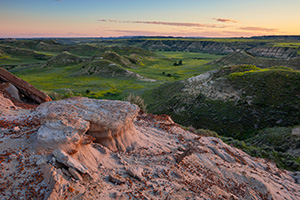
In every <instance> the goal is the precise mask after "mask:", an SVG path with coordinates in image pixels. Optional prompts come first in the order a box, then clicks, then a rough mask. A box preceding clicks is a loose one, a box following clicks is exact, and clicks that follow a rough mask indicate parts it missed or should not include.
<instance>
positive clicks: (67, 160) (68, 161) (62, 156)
mask: <svg viewBox="0 0 300 200" xmlns="http://www.w3.org/2000/svg"><path fill="white" fill-rule="evenodd" d="M53 155H54V156H55V158H56V160H57V161H58V162H60V163H62V164H64V165H66V166H67V167H71V168H74V169H76V170H78V171H80V172H81V173H89V171H88V168H87V167H86V166H84V165H83V164H81V163H80V162H78V161H77V160H75V159H74V158H73V157H71V156H69V155H68V154H67V153H65V152H64V151H62V150H61V149H57V150H55V151H53Z"/></svg>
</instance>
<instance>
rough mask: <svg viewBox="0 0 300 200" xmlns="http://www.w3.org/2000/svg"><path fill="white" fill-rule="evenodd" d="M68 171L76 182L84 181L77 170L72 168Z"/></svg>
mask: <svg viewBox="0 0 300 200" xmlns="http://www.w3.org/2000/svg"><path fill="white" fill-rule="evenodd" d="M68 170H69V172H70V174H71V175H72V176H73V177H74V178H75V179H76V180H79V181H82V180H83V178H82V176H81V175H80V173H79V172H78V171H77V170H75V169H74V168H72V167H69V169H68Z"/></svg>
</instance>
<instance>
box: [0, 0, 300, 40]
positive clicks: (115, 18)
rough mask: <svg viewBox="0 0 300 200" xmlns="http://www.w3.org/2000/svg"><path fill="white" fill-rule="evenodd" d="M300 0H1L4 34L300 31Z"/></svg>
mask: <svg viewBox="0 0 300 200" xmlns="http://www.w3.org/2000/svg"><path fill="white" fill-rule="evenodd" d="M299 8H300V1H299V0H284V1H283V0H0V37H1V38H3V37H4V38H6V37H109V36H132V35H145V36H198V37H240V36H244V37H248V36H254V35H300V11H299Z"/></svg>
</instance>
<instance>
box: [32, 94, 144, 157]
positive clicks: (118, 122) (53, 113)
mask: <svg viewBox="0 0 300 200" xmlns="http://www.w3.org/2000/svg"><path fill="white" fill-rule="evenodd" d="M36 111H37V113H38V114H39V115H40V116H41V118H42V126H41V127H40V129H39V131H38V133H37V145H41V144H42V146H43V148H45V147H47V146H48V147H49V148H62V149H64V150H66V148H67V147H68V146H69V148H72V147H71V146H72V145H73V146H74V145H75V146H76V145H78V144H79V143H82V140H83V137H84V136H83V134H85V133H86V134H88V135H91V136H92V137H94V138H95V139H96V140H95V142H97V143H100V144H102V145H104V146H106V147H108V148H110V149H111V150H113V151H118V150H121V151H126V149H127V148H129V147H130V146H131V145H132V144H133V143H134V142H135V140H134V139H133V136H134V135H135V134H136V130H135V127H134V125H133V122H132V120H133V118H134V117H135V116H136V115H137V114H138V112H139V107H138V106H136V105H133V104H130V103H129V102H123V101H109V100H95V99H88V98H83V97H74V98H69V99H65V100H60V101H56V102H47V103H44V104H42V105H40V106H39V107H38V108H37V110H36Z"/></svg>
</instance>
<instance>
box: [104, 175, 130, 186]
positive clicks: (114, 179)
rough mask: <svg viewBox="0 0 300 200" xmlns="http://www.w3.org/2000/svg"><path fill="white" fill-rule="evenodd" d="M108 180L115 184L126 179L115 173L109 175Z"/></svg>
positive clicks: (122, 182) (119, 183)
mask: <svg viewBox="0 0 300 200" xmlns="http://www.w3.org/2000/svg"><path fill="white" fill-rule="evenodd" d="M108 180H109V181H110V182H112V183H114V184H116V185H121V184H124V183H125V182H126V180H125V179H124V178H123V177H122V176H120V175H117V174H115V175H109V176H108Z"/></svg>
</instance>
